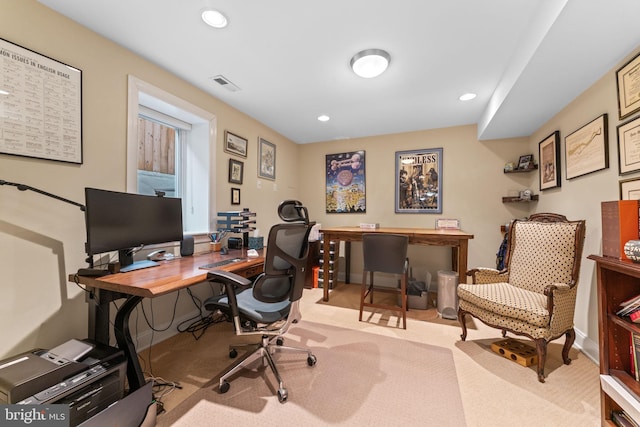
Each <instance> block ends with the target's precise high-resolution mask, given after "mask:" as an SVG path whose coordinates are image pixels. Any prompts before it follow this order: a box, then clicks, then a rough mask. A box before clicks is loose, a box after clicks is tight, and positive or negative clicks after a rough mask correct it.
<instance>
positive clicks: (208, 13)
mask: <svg viewBox="0 0 640 427" xmlns="http://www.w3.org/2000/svg"><path fill="white" fill-rule="evenodd" d="M202 20H203V21H204V22H205V23H206V24H207V25H209V26H211V27H213V28H224V27H226V26H227V18H226V17H225V16H224V15H223V14H222V13H220V12H218V11H217V10H205V11H204V12H202Z"/></svg>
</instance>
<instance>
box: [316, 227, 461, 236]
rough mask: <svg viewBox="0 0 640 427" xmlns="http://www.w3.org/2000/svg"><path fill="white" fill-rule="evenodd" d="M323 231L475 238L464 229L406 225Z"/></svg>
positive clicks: (330, 228) (324, 229)
mask: <svg viewBox="0 0 640 427" xmlns="http://www.w3.org/2000/svg"><path fill="white" fill-rule="evenodd" d="M320 232H321V233H329V234H354V235H357V234H363V233H385V234H405V235H409V236H411V235H413V236H425V237H426V236H432V237H437V236H442V237H451V238H456V239H473V234H469V233H465V232H464V231H462V230H452V229H444V228H440V229H435V228H418V227H416V228H405V227H381V228H371V229H369V228H360V227H349V226H347V227H323V228H322V229H321V230H320Z"/></svg>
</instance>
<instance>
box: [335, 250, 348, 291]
mask: <svg viewBox="0 0 640 427" xmlns="http://www.w3.org/2000/svg"><path fill="white" fill-rule="evenodd" d="M337 272H338V267H336V276H337V275H338V273H337ZM344 283H347V284H349V283H351V240H345V242H344Z"/></svg>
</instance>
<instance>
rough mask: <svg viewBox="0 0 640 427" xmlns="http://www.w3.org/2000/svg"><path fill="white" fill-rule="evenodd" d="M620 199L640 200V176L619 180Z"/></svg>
mask: <svg viewBox="0 0 640 427" xmlns="http://www.w3.org/2000/svg"><path fill="white" fill-rule="evenodd" d="M620 200H640V178H630V179H625V180H623V181H620Z"/></svg>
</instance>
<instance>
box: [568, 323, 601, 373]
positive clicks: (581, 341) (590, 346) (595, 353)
mask: <svg viewBox="0 0 640 427" xmlns="http://www.w3.org/2000/svg"><path fill="white" fill-rule="evenodd" d="M575 331H576V340H575V341H574V343H573V346H574V347H576V348H578V349H579V350H580V351H581V352H582V353H584V355H585V356H587V357H588V358H589V359H591V361H593V362H594V363H595V364H596V365H597V364H599V363H600V357H599V356H600V348H599V346H598V343H597V342H595V341H593V340H592V339H590V338H589V337H587V335H585V334H584V333H583V332H582V331H580V330H579V329H576V330H575Z"/></svg>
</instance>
